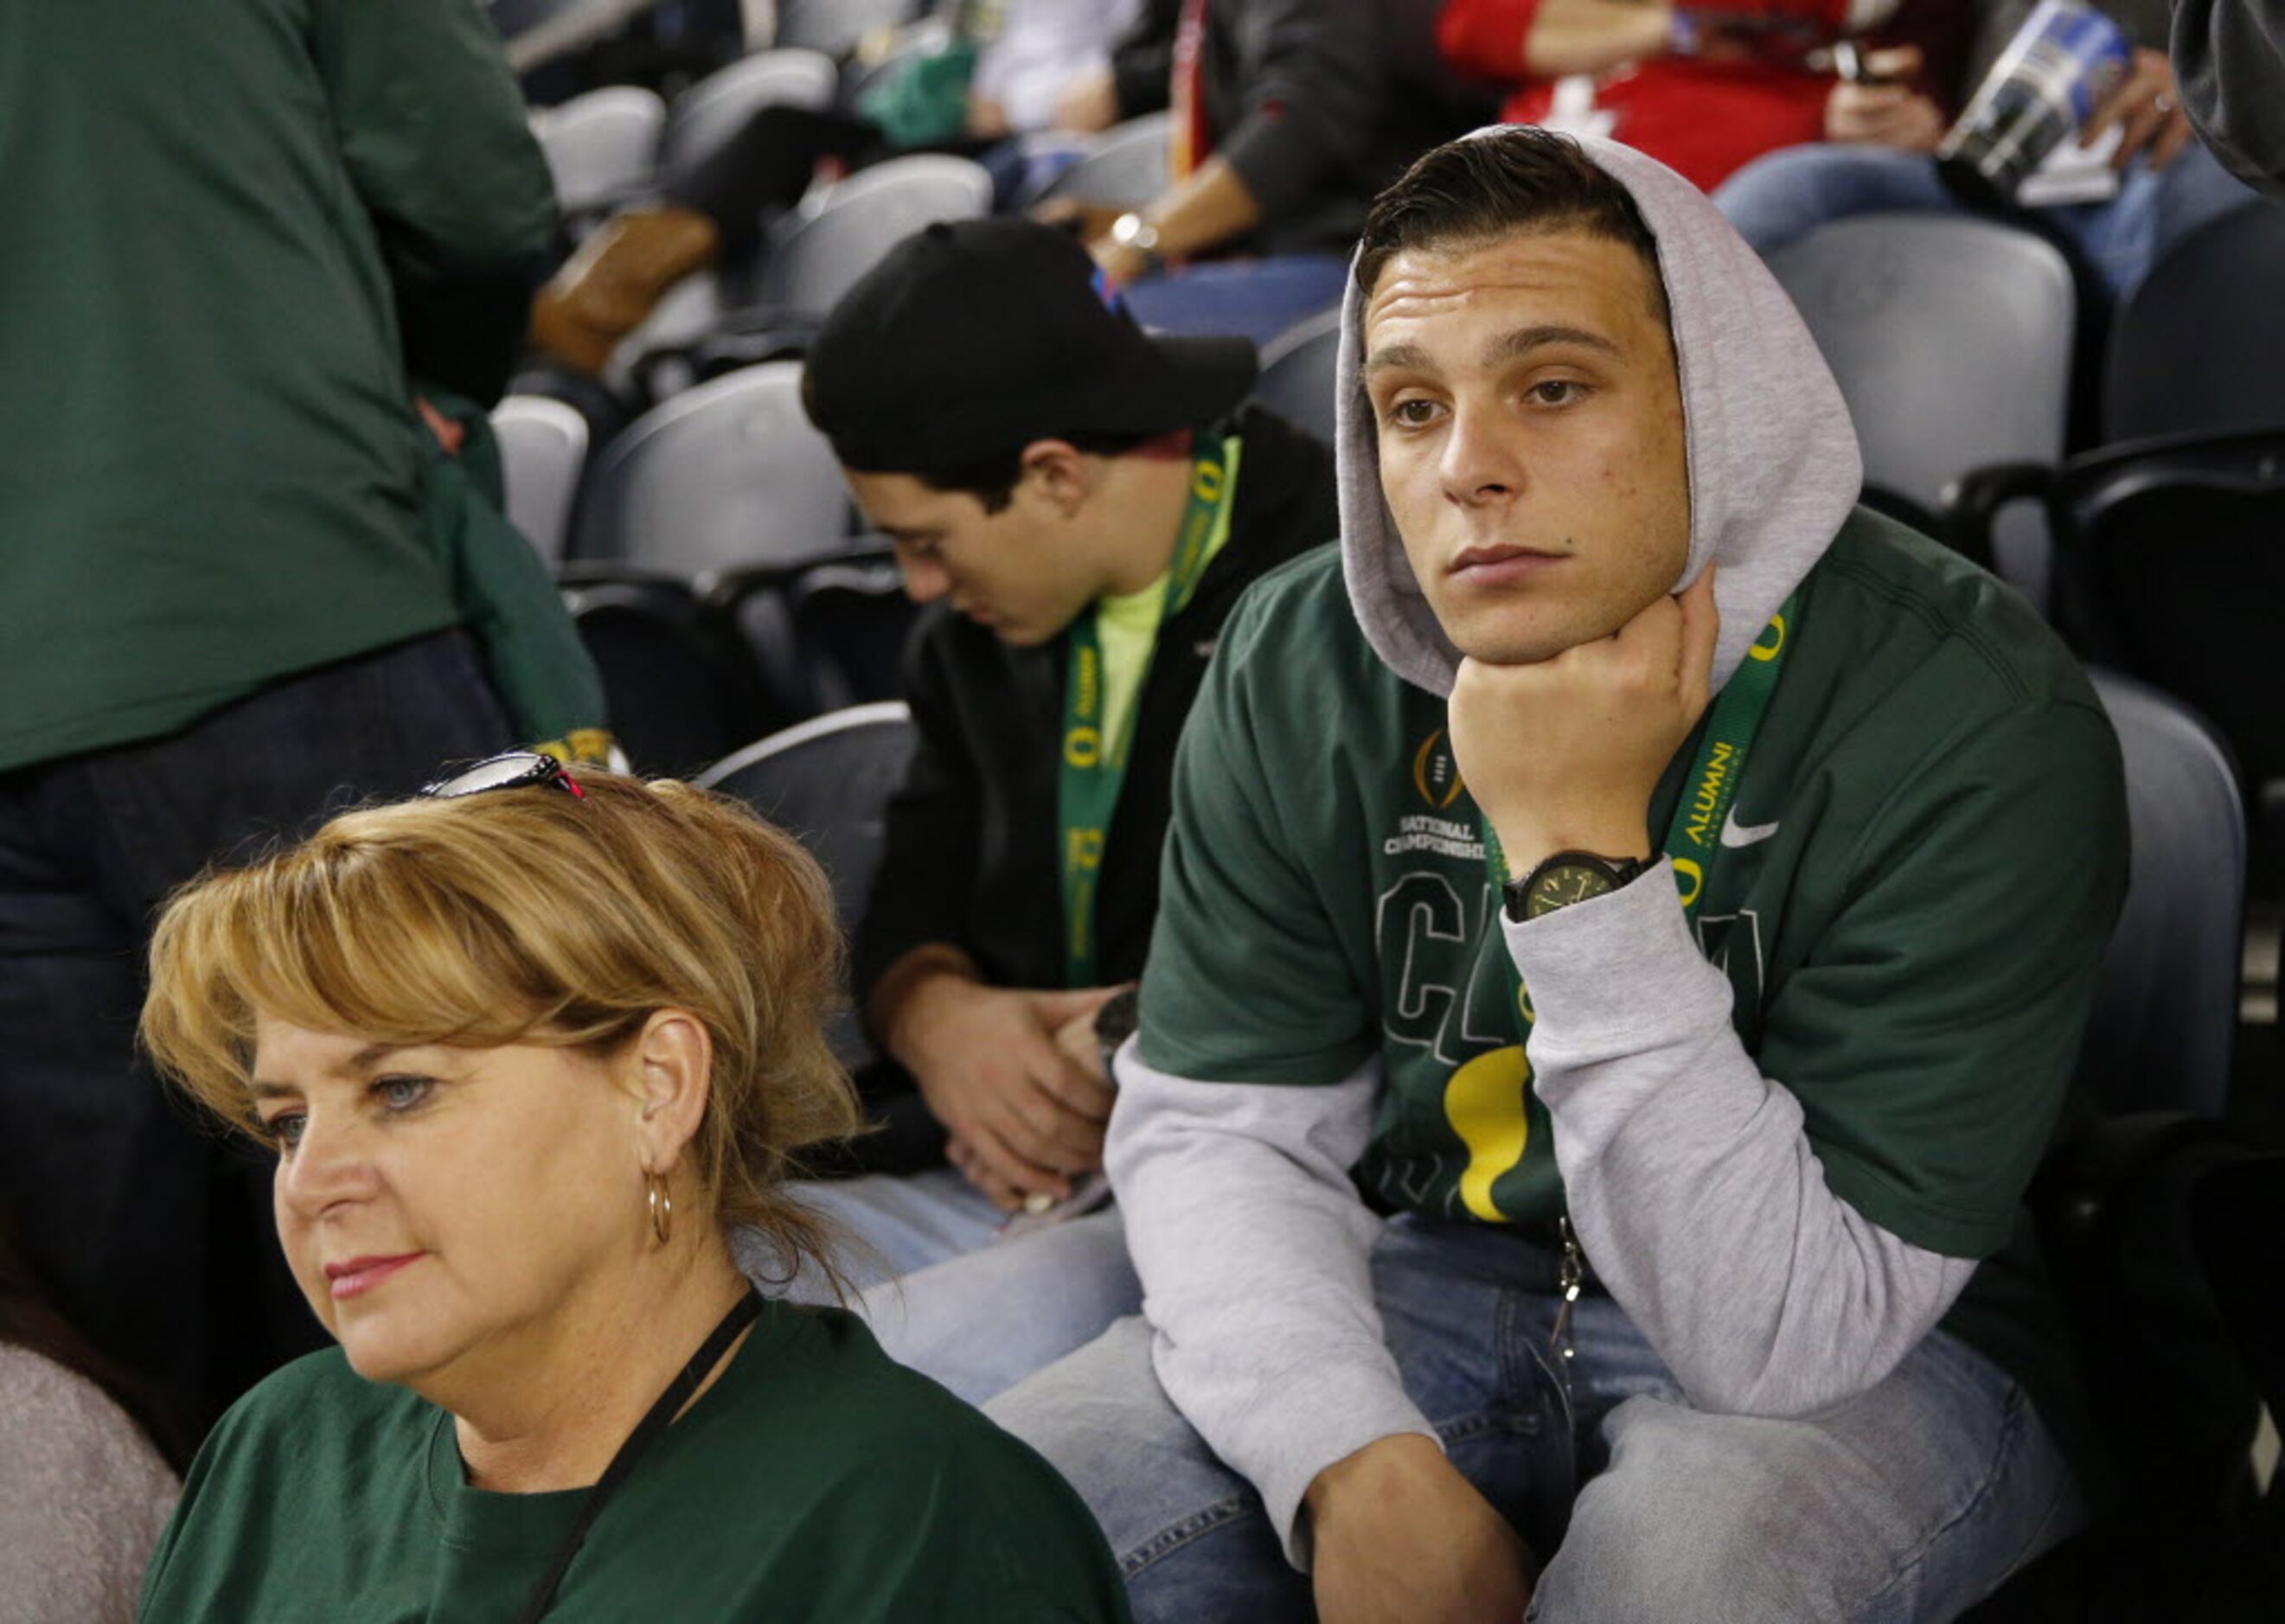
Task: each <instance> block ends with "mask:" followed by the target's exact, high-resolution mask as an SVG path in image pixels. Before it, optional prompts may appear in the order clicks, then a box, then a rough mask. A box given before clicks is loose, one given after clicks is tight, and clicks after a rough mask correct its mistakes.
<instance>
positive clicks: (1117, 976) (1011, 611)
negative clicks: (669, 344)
mask: <svg viewBox="0 0 2285 1624" xmlns="http://www.w3.org/2000/svg"><path fill="white" fill-rule="evenodd" d="M1253 373H1254V358H1253V354H1252V346H1251V345H1250V344H1248V343H1247V342H1246V341H1244V340H1226V339H1188V340H1181V339H1153V338H1150V337H1148V336H1146V335H1145V334H1144V333H1142V329H1141V328H1139V327H1138V326H1136V325H1135V322H1134V320H1133V319H1132V318H1131V317H1129V316H1128V315H1127V312H1126V310H1125V309H1124V308H1123V307H1122V306H1121V304H1120V303H1119V300H1118V297H1117V295H1116V294H1112V293H1110V292H1108V291H1107V289H1106V287H1105V285H1104V284H1103V281H1102V279H1100V278H1099V277H1098V276H1097V275H1096V273H1095V267H1094V265H1093V264H1092V263H1091V262H1090V261H1089V260H1088V255H1086V253H1085V252H1084V251H1083V250H1082V249H1081V248H1080V247H1079V246H1078V244H1077V243H1075V242H1074V241H1073V240H1072V239H1070V238H1069V237H1067V236H1065V235H1064V234H1063V233H1061V232H1059V231H1054V230H1051V229H1049V228H1048V227H1045V226H1041V225H1037V224H1032V223H1030V222H1027V221H1023V220H1017V219H993V220H980V221H973V222H964V223H961V224H941V225H935V226H930V228H928V229H927V230H926V231H923V232H921V233H919V234H918V235H916V236H915V237H913V238H910V239H907V240H906V242H904V243H903V244H902V245H901V246H900V247H898V248H897V249H896V250H895V251H894V252H892V253H891V255H889V256H888V257H887V259H886V260H884V261H883V263H882V264H881V265H880V266H879V267H878V268H876V270H875V271H872V273H871V274H869V275H868V277H867V278H866V279H864V280H863V281H862V282H860V283H859V284H858V285H857V286H856V287H855V288H854V289H852V291H851V293H850V294H849V295H848V297H847V298H846V299H844V301H843V302H842V303H841V305H840V306H839V307H838V308H837V309H836V310H835V311H834V312H833V314H832V316H831V318H829V319H828V322H827V323H826V326H825V327H824V330H823V331H822V332H821V333H820V334H819V335H818V338H817V341H816V342H815V344H814V345H813V348H812V349H811V350H810V354H809V372H808V378H807V382H806V386H805V398H806V400H807V403H808V406H809V412H810V416H811V418H812V419H813V420H814V421H815V422H816V424H817V426H818V428H820V429H821V430H822V431H823V432H824V434H825V435H827V437H828V438H829V439H830V440H831V441H832V443H833V445H834V448H835V451H836V454H837V455H838V456H839V458H840V459H841V461H842V463H843V465H844V468H845V469H846V471H847V474H848V477H849V482H850V487H851V489H852V491H853V492H854V493H855V495H856V498H857V500H858V501H859V503H860V505H861V506H863V507H864V509H865V511H866V512H867V514H868V515H870V517H871V519H872V521H873V522H874V523H875V524H876V526H877V527H878V528H879V529H880V530H883V532H885V533H886V534H887V535H888V537H890V539H891V542H892V543H893V544H894V545H895V547H896V550H897V556H898V561H899V564H900V565H901V566H902V567H903V569H904V574H905V584H906V588H907V591H908V592H910V593H911V594H912V596H913V597H914V598H915V599H916V600H919V601H921V602H923V603H924V604H927V605H929V606H930V607H929V608H928V609H927V610H926V611H925V612H924V614H923V617H922V620H921V624H920V625H919V627H918V629H917V631H916V632H915V637H914V640H913V643H912V645H911V647H910V649H909V651H908V654H907V664H906V673H905V685H906V689H907V697H908V698H909V700H910V701H911V704H912V709H913V717H914V721H915V725H916V726H917V729H918V733H919V741H918V748H917V750H916V753H915V757H914V760H913V765H912V769H911V773H910V776H909V777H908V779H907V781H906V784H905V787H904V788H903V790H902V791H901V792H900V793H899V796H898V797H897V798H896V800H895V801H894V802H893V803H892V804H891V807H890V810H889V815H888V832H887V851H886V856H885V859H884V860H883V866H882V869H881V873H880V875H879V877H878V879H877V881H876V884H875V887H874V890H873V899H872V903H871V906H870V907H869V909H868V914H867V916H866V919H865V922H864V923H863V925H862V927H861V928H860V931H859V933H858V939H857V944H856V953H855V961H856V962H855V980H856V991H857V995H858V998H859V1000H860V1007H861V1008H862V1009H863V1011H864V1015H865V1019H866V1023H867V1024H868V1028H869V1029H870V1031H871V1032H872V1033H873V1036H874V1038H875V1040H876V1042H878V1043H879V1045H880V1047H881V1048H882V1050H883V1053H884V1054H886V1055H888V1056H890V1058H891V1062H892V1063H893V1067H894V1068H895V1069H896V1070H897V1071H899V1072H900V1073H901V1076H900V1078H899V1080H900V1081H901V1080H902V1079H903V1078H904V1077H908V1078H909V1079H910V1082H911V1083H914V1084H917V1086H918V1088H919V1092H920V1095H921V1097H922V1099H923V1101H924V1102H925V1103H926V1106H927V1110H928V1112H929V1114H930V1116H931V1117H932V1118H934V1121H935V1124H937V1125H938V1126H940V1127H941V1129H942V1134H943V1137H944V1139H945V1141H946V1153H947V1155H948V1157H949V1160H950V1162H951V1164H952V1168H953V1169H956V1170H957V1171H956V1172H955V1171H952V1170H948V1169H946V1168H943V1167H941V1166H932V1167H930V1169H929V1170H927V1171H923V1172H920V1173H915V1174H912V1175H910V1176H907V1177H902V1178H897V1177H887V1176H874V1177H868V1178H864V1179H859V1180H854V1181H845V1182H843V1183H839V1184H836V1185H830V1186H824V1187H820V1189H819V1196H820V1199H821V1203H822V1204H824V1205H826V1206H827V1207H828V1209H829V1210H830V1211H832V1212H834V1213H835V1214H836V1216H838V1217H840V1218H841V1219H843V1220H844V1221H845V1222H847V1223H848V1224H849V1225H850V1226H851V1227H852V1228H854V1229H855V1230H856V1231H857V1233H858V1234H860V1236H863V1237H864V1238H865V1239H866V1240H867V1241H868V1242H869V1243H871V1244H872V1247H873V1249H874V1250H875V1251H876V1252H877V1253H878V1254H879V1256H880V1259H881V1260H882V1261H883V1263H885V1264H886V1265H887V1267H888V1272H889V1273H890V1274H892V1275H909V1274H910V1273H911V1271H913V1270H915V1269H918V1268H922V1267H925V1266H927V1265H929V1264H930V1263H934V1262H938V1261H940V1260H943V1259H947V1258H951V1257H954V1256H957V1255H959V1254H961V1253H962V1252H965V1251H970V1250H972V1249H973V1248H974V1247H976V1246H978V1245H979V1244H981V1243H983V1242H984V1241H985V1240H986V1239H988V1238H989V1237H990V1236H992V1235H993V1233H994V1231H995V1230H996V1229H997V1228H999V1226H1000V1223H1001V1217H1002V1214H1003V1212H1007V1211H1010V1210H1018V1209H1025V1208H1029V1209H1030V1219H1029V1221H1030V1222H1032V1223H1034V1224H1037V1223H1038V1220H1040V1219H1041V1218H1043V1217H1045V1216H1047V1214H1048V1210H1049V1209H1051V1208H1053V1207H1055V1206H1056V1204H1059V1203H1064V1202H1068V1201H1070V1200H1071V1197H1072V1193H1073V1191H1074V1189H1077V1188H1078V1187H1079V1186H1080V1184H1081V1182H1082V1181H1085V1180H1086V1176H1087V1175H1088V1174H1089V1173H1094V1172H1095V1170H1097V1169H1098V1168H1099V1166H1100V1165H1101V1157H1102V1147H1103V1123H1104V1120H1105V1118H1107V1117H1108V1116H1109V1114H1110V1108H1111V1089H1110V1085H1109V1083H1108V1081H1107V1080H1106V1076H1105V1070H1104V1067H1103V1062H1102V1058H1101V1054H1102V1051H1101V1047H1100V1043H1099V1040H1098V1034H1097V1032H1096V1030H1095V1014H1096V1011H1097V1010H1098V1008H1101V1007H1102V1006H1103V1004H1104V1002H1105V1001H1106V1000H1110V999H1111V997H1112V996H1113V994H1114V993H1115V992H1116V991H1117V990H1119V988H1121V987H1122V986H1124V985H1127V984H1131V983H1132V982H1134V981H1135V979H1136V978H1137V977H1138V976H1139V975H1140V974H1141V971H1142V960H1143V955H1144V953H1145V951H1146V948H1147V946H1148V943H1149V940H1150V928H1151V924H1152V921H1153V919H1154V917H1155V916H1156V914H1157V912H1158V854H1159V847H1160V844H1161V843H1162V841H1163V840H1164V838H1165V835H1166V822H1167V818H1168V781H1169V777H1170V774H1171V772H1172V764H1173V757H1174V741H1175V740H1176V738H1177V736H1178V735H1179V734H1181V732H1182V722H1183V719H1184V718H1185V717H1186V716H1187V715H1188V714H1189V711H1190V702H1191V701H1192V699H1193V698H1194V697H1195V696H1196V695H1197V691H1198V686H1199V682H1200V679H1202V677H1203V676H1204V674H1205V667H1206V662H1207V660H1208V658H1209V657H1210V656H1211V655H1213V648H1214V643H1215V639H1216V638H1217V637H1218V636H1219V635H1220V633H1221V624H1222V621H1223V619H1224V617H1225V616H1227V615H1228V614H1229V611H1230V608H1231V607H1232V605H1233V604H1234V603H1235V602H1236V600H1237V596H1238V594H1239V593H1240V592H1242V591H1243V590H1244V589H1245V587H1246V586H1247V585H1248V584H1250V583H1252V581H1253V580H1255V579H1256V578H1257V577H1260V575H1262V574H1263V573H1264V572H1265V571H1267V570H1268V569H1272V568H1274V567H1275V566H1276V565H1277V564H1279V563H1281V562H1283V561H1285V560H1287V559H1290V558H1292V557H1294V556H1295V555H1297V554H1298V553H1301V552H1303V551H1305V550H1306V549H1307V548H1310V547H1312V546H1314V545H1316V544H1318V543H1320V542H1323V541H1327V540H1329V539H1330V538H1331V537H1332V536H1333V535H1334V534H1335V532H1336V530H1337V528H1338V520H1337V517H1336V514H1335V510H1334V499H1333V486H1332V459H1331V452H1330V451H1328V450H1327V449H1326V448H1324V447H1323V446H1321V445H1319V444H1318V443H1316V442H1315V441H1313V440H1311V439H1309V438H1307V436H1306V435H1302V434H1300V432H1298V431H1297V430H1295V429H1293V428H1290V427H1288V426H1287V425H1286V424H1285V423H1284V422H1283V421H1281V420H1278V419H1276V418H1275V417H1273V416H1271V415H1270V414H1268V412H1263V411H1261V410H1260V408H1258V407H1253V406H1241V405H1240V404H1239V403H1240V400H1241V398H1242V397H1243V396H1244V395H1245V391H1246V389H1247V388H1248V387H1249V386H1250V385H1251V383H1252V380H1253ZM1113 1018H1114V1019H1116V1018H1117V1017H1116V1016H1114V1017H1113ZM1127 1021H1128V1024H1131V1016H1130V1017H1127ZM930 1160H931V1162H933V1161H934V1160H935V1157H931V1158H930ZM1081 1204H1083V1203H1072V1206H1073V1207H1076V1206H1079V1205H1081ZM1065 1210H1066V1211H1068V1210H1070V1209H1069V1208H1066V1209H1065ZM1039 1227H1040V1230H1041V1233H1040V1234H1039V1235H1038V1236H1035V1237H1034V1238H1033V1239H1032V1240H1030V1241H1027V1243H1025V1244H1024V1245H1022V1246H1014V1247H1007V1248H1003V1249H1000V1250H999V1251H998V1252H997V1253H996V1254H995V1255H998V1256H1000V1257H1001V1258H1003V1259H1005V1267H1006V1268H1007V1270H1008V1272H1009V1280H1008V1281H1007V1283H1006V1287H1005V1291H1004V1292H999V1293H987V1295H993V1296H994V1297H995V1298H996V1300H995V1302H994V1312H993V1314H992V1315H989V1316H975V1315H972V1314H954V1313H946V1314H935V1313H932V1312H931V1307H930V1301H929V1293H928V1291H927V1290H926V1285H925V1283H924V1282H922V1281H916V1280H914V1279H910V1278H907V1279H906V1280H904V1281H903V1282H902V1284H901V1286H900V1288H899V1290H897V1291H894V1292H890V1293H883V1294H882V1295H883V1297H884V1298H888V1299H890V1300H888V1301H886V1302H884V1304H883V1306H882V1311H881V1312H880V1313H879V1314H876V1328H878V1329H879V1330H881V1331H882V1334H883V1338H884V1340H886V1341H887V1342H888V1343H889V1345H890V1346H891V1351H893V1352H896V1353H899V1356H900V1357H904V1358H906V1359H907V1361H908V1362H914V1363H916V1364H918V1365H919V1366H920V1368H922V1369H926V1370H928V1371H929V1372H930V1374H931V1375H934V1376H936V1377H938V1379H940V1380H943V1381H945V1382H946V1383H947V1385H951V1386H953V1387H954V1389H955V1390H956V1391H960V1392H962V1393H964V1394H965V1395H966V1396H968V1397H970V1398H972V1399H981V1398H983V1397H985V1396H988V1395H989V1393H992V1392H994V1391H997V1388H998V1386H1000V1385H1004V1384H1005V1383H1006V1382H1007V1381H1009V1380H1012V1379H1014V1378H1015V1377H1017V1376H1020V1375H1022V1374H1024V1373H1025V1371H1027V1370H1028V1369H1031V1368H1033V1366H1034V1365H1036V1364H1038V1363H1040V1362H1042V1361H1045V1360H1046V1359H1048V1358H1052V1357H1055V1356H1056V1355H1058V1354H1059V1353H1062V1352H1064V1351H1067V1349H1068V1348H1069V1347H1070V1346H1075V1345H1078V1343H1079V1342H1080V1341H1083V1340H1085V1339H1086V1338H1088V1337H1090V1336H1092V1335H1093V1334H1094V1333H1095V1331H1096V1330H1100V1329H1101V1326H1102V1325H1103V1323H1105V1322H1108V1320H1109V1319H1110V1318H1111V1317H1114V1316H1115V1315H1116V1314H1121V1313H1131V1312H1133V1311H1134V1307H1135V1297H1136V1292H1135V1283H1134V1277H1133V1275H1132V1272H1131V1271H1130V1270H1129V1269H1128V1267H1127V1262H1126V1252H1125V1246H1124V1243H1123V1240H1122V1239H1121V1237H1120V1235H1119V1228H1118V1220H1117V1218H1116V1217H1115V1215H1113V1214H1110V1213H1102V1214H1097V1215H1094V1216H1089V1217H1085V1218H1074V1219H1072V1220H1071V1221H1068V1222H1062V1223H1053V1224H1044V1225H1040V1226H1039ZM966 1278H967V1279H968V1281H969V1282H970V1286H969V1288H968V1289H967V1290H966V1291H963V1293H962V1296H963V1298H966V1299H967V1300H968V1304H969V1306H972V1305H973V1302H974V1297H975V1279H976V1277H975V1276H974V1275H972V1274H971V1275H968V1276H966ZM1031 1279H1038V1280H1041V1281H1043V1282H1044V1281H1049V1280H1051V1281H1052V1287H1051V1288H1048V1287H1047V1286H1045V1285H1042V1287H1041V1288H1040V1289H1039V1290H1038V1291H1033V1292H1027V1291H1026V1289H1025V1285H1024V1284H1023V1281H1025V1280H1031ZM1031 1297H1035V1298H1037V1299H1038V1302H1039V1306H1040V1314H1038V1315H1032V1314H1027V1313H1026V1312H1025V1302H1024V1300H1023V1299H1025V1298H1031ZM1050 1299H1051V1301H1052V1306H1050ZM948 1306H958V1305H948ZM985 1317H988V1318H990V1320H991V1322H992V1324H991V1337H990V1345H989V1347H988V1348H986V1347H983V1346H980V1345H977V1346H970V1345H965V1343H966V1339H965V1338H962V1337H961V1336H959V1335H957V1334H955V1333H956V1331H957V1330H959V1329H960V1327H961V1326H962V1325H965V1326H967V1327H969V1328H970V1329H971V1330H972V1329H974V1321H975V1320H976V1319H978V1318H985ZM1049 1318H1053V1319H1054V1320H1056V1324H1053V1325H1049V1324H1047V1323H1044V1321H1045V1320H1047V1319H1049ZM1033 1319H1038V1320H1040V1321H1042V1323H1039V1324H1033V1323H1031V1321H1033ZM939 1322H942V1323H939ZM954 1322H958V1323H957V1324H955V1323H954Z"/></svg>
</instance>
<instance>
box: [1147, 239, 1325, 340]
mask: <svg viewBox="0 0 2285 1624" xmlns="http://www.w3.org/2000/svg"><path fill="white" fill-rule="evenodd" d="M1348 277H1349V263H1348V261H1347V260H1346V259H1343V258H1341V257H1340V256H1339V255H1332V254H1276V255H1269V256H1268V257H1266V258H1262V259H1232V260H1209V261H1207V262H1206V263H1204V264H1199V265H1184V266H1182V267H1180V268H1179V269H1176V270H1174V271H1167V272H1166V274H1165V275H1163V276H1155V277H1148V278H1145V279H1143V280H1142V281H1140V282H1134V283H1130V284H1129V285H1128V286H1127V290H1126V297H1127V309H1128V310H1132V311H1134V312H1135V320H1137V321H1139V322H1141V323H1142V325H1143V326H1146V327H1149V328H1150V329H1152V330H1153V331H1155V332H1159V333H1183V334H1214V335H1227V336H1234V337H1237V338H1250V339H1252V341H1254V343H1255V344H1257V345H1261V344H1267V343H1268V342H1269V341H1270V340H1271V339H1274V338H1276V336H1277V335H1278V334H1279V333H1283V332H1284V331H1285V329H1286V328H1288V327H1290V326H1293V325H1294V323H1296V322H1298V321H1300V319H1301V318H1304V317H1307V316H1315V314H1316V313H1317V312H1318V311H1319V310H1328V309H1330V308H1331V307H1332V306H1334V305H1336V304H1339V302H1341V293H1342V290H1343V289H1344V288H1346V287H1347V286H1348Z"/></svg>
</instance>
